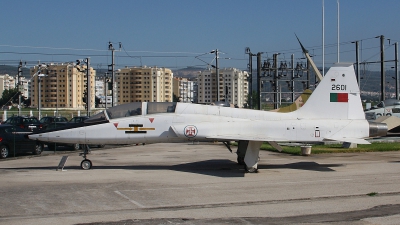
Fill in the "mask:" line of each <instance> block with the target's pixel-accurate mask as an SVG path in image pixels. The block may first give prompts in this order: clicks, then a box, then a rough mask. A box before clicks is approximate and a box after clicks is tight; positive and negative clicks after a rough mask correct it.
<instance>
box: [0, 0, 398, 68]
mask: <svg viewBox="0 0 400 225" xmlns="http://www.w3.org/2000/svg"><path fill="white" fill-rule="evenodd" d="M323 4H324V12H325V19H324V21H325V23H324V24H325V26H324V27H325V66H326V67H329V66H331V65H332V64H333V63H334V62H336V61H337V43H338V42H337V40H338V38H337V20H338V18H337V15H338V2H337V0H301V1H300V0H247V1H245V0H189V1H187V0H128V1H126V0H124V1H123V0H115V1H105V0H81V1H77V0H57V1H54V0H36V1H31V0H19V1H15V0H0V5H1V7H0V21H1V23H0V27H1V34H0V65H15V66H17V65H18V62H19V61H20V60H22V61H23V62H27V67H30V66H33V65H35V64H37V63H38V61H40V62H45V63H50V62H56V63H61V62H75V61H76V60H77V59H83V58H86V57H90V61H91V66H92V67H93V68H95V69H107V65H109V64H111V51H109V50H108V43H109V42H112V43H113V46H114V48H115V49H116V51H115V63H116V67H117V68H122V67H125V66H129V67H131V66H144V65H146V66H158V67H168V68H171V69H180V68H186V67H207V66H209V65H214V64H215V54H210V52H211V51H212V50H215V49H218V51H219V52H220V53H221V54H220V55H219V61H218V62H219V67H220V68H223V67H235V68H239V69H246V68H247V63H248V55H246V54H245V48H246V47H249V48H250V49H251V52H252V53H254V54H255V53H257V52H262V53H263V54H262V59H263V60H268V59H270V58H272V55H273V54H274V53H280V55H279V60H282V61H288V62H289V61H290V58H291V54H294V57H295V61H296V62H304V59H302V58H303V55H302V53H301V48H300V46H299V44H298V42H297V39H296V37H295V34H296V35H297V36H298V37H299V38H300V40H301V42H302V43H303V45H304V46H305V47H306V48H307V50H309V52H310V54H311V55H313V57H314V61H315V63H316V64H317V66H318V67H322V27H323V26H322V24H323V23H322V8H323V7H322V5H323ZM339 18H340V19H339V21H340V23H339V24H340V32H339V33H340V35H339V37H340V38H339V43H340V45H339V46H340V47H339V52H340V54H339V61H341V62H355V60H356V59H355V49H356V48H355V44H354V43H351V42H353V41H356V40H358V41H360V42H359V43H360V54H361V56H360V59H361V61H364V62H372V61H378V60H380V58H379V57H380V40H379V38H376V37H377V36H380V35H384V37H385V42H384V43H385V59H386V60H394V55H395V47H394V43H395V42H397V41H400V29H399V22H400V1H398V0H341V1H339ZM388 39H390V41H389V40H388ZM389 42H390V43H389ZM119 43H121V44H122V48H121V49H120V48H119ZM254 62H255V57H254ZM253 65H255V64H253ZM376 65H377V64H367V66H368V67H369V68H371V69H372V68H374V67H376ZM391 66H394V63H390V62H389V63H386V67H387V68H390V67H391Z"/></svg>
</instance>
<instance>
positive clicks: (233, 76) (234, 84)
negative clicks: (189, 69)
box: [197, 68, 249, 107]
mask: <svg viewBox="0 0 400 225" xmlns="http://www.w3.org/2000/svg"><path fill="white" fill-rule="evenodd" d="M248 76H249V75H248V73H247V72H246V71H241V70H239V69H236V68H224V69H219V89H218V85H217V76H216V71H215V69H207V70H204V71H202V72H200V74H199V75H198V77H197V82H198V90H197V91H198V93H197V94H198V103H206V104H211V103H214V102H216V101H217V95H219V100H220V101H223V100H225V98H226V97H227V100H228V102H229V103H230V104H234V105H237V106H238V107H243V106H244V104H246V102H247V95H248V82H247V78H248ZM226 92H227V93H226Z"/></svg>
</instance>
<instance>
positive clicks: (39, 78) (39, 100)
mask: <svg viewBox="0 0 400 225" xmlns="http://www.w3.org/2000/svg"><path fill="white" fill-rule="evenodd" d="M37 76H38V84H39V89H38V92H39V94H38V112H39V116H38V117H39V118H38V119H39V120H40V119H41V118H42V112H41V105H42V102H41V99H40V95H41V94H42V93H41V89H40V85H41V84H40V83H41V82H42V81H41V77H47V75H46V74H38V75H37Z"/></svg>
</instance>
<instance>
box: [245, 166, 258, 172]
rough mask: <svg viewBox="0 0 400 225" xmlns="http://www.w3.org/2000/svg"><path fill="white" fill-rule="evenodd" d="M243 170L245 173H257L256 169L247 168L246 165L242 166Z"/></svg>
mask: <svg viewBox="0 0 400 225" xmlns="http://www.w3.org/2000/svg"><path fill="white" fill-rule="evenodd" d="M244 170H245V171H246V173H258V169H257V168H254V167H250V168H249V167H247V166H246V165H244Z"/></svg>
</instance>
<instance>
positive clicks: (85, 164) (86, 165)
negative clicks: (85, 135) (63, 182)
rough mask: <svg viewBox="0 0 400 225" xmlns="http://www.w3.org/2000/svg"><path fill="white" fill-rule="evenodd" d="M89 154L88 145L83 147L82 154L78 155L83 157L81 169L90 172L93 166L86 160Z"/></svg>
mask: <svg viewBox="0 0 400 225" xmlns="http://www.w3.org/2000/svg"><path fill="white" fill-rule="evenodd" d="M89 153H90V148H89V145H84V147H83V152H82V153H80V154H79V155H80V156H82V157H83V160H82V162H81V169H83V170H90V169H91V168H92V166H93V164H92V161H90V160H89V159H87V158H86V155H87V154H89Z"/></svg>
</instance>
